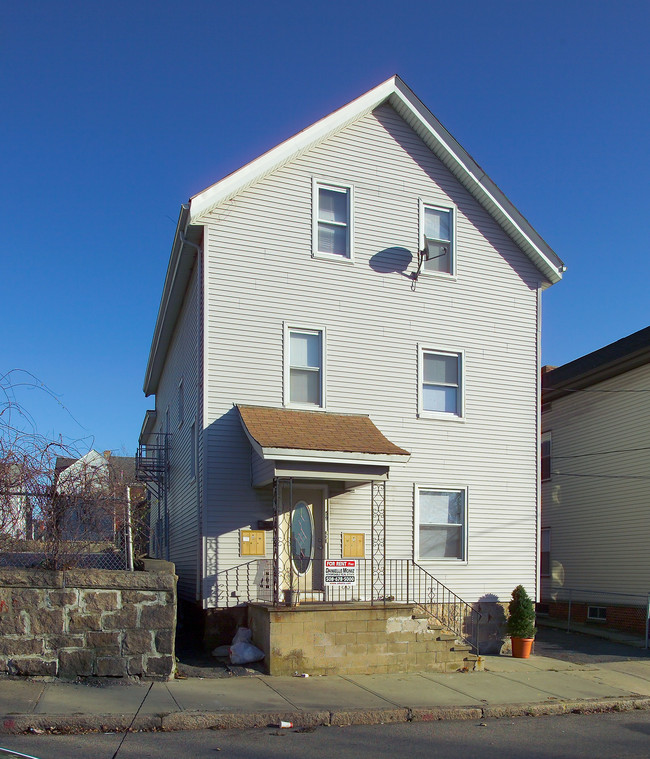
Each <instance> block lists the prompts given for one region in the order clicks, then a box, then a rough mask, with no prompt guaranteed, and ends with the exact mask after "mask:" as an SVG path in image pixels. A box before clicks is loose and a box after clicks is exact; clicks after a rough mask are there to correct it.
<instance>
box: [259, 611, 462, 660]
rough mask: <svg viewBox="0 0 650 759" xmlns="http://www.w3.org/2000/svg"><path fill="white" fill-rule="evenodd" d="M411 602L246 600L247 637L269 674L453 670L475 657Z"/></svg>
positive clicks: (454, 636) (452, 635) (454, 637)
mask: <svg viewBox="0 0 650 759" xmlns="http://www.w3.org/2000/svg"><path fill="white" fill-rule="evenodd" d="M418 612H419V610H418V609H416V608H415V606H414V605H412V604H401V603H396V602H389V603H386V604H382V605H381V606H371V605H368V604H350V605H346V606H343V605H330V606H328V605H326V604H314V605H307V604H305V605H304V606H302V605H301V606H297V607H287V608H269V607H264V606H262V605H259V606H258V605H255V604H252V605H251V606H250V607H249V626H250V627H251V629H252V631H253V642H254V643H255V644H256V645H257V646H258V647H259V648H261V649H262V650H263V651H264V653H265V663H266V666H267V667H268V673H269V674H271V675H292V674H294V673H295V672H298V673H307V674H310V675H334V674H337V675H343V674H388V673H396V672H403V673H407V672H443V673H444V672H455V671H456V670H459V669H471V668H472V667H473V661H474V659H475V657H472V655H471V651H470V648H469V646H466V645H465V644H464V643H461V642H459V641H458V640H457V637H456V635H454V634H453V633H450V632H449V631H448V630H446V629H444V628H442V627H440V625H437V624H435V623H434V622H432V620H431V618H430V617H429V616H428V615H426V614H424V615H423V614H421V613H418Z"/></svg>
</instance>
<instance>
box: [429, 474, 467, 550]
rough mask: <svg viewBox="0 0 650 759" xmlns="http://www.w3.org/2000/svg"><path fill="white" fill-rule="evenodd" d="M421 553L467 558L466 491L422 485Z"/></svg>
mask: <svg viewBox="0 0 650 759" xmlns="http://www.w3.org/2000/svg"><path fill="white" fill-rule="evenodd" d="M417 514H418V524H417V538H418V542H417V546H418V548H417V556H418V558H419V559H457V560H461V561H464V560H465V554H466V550H465V544H466V524H467V518H466V491H465V489H464V488H459V489H455V488H454V489H451V488H450V489H437V488H426V487H421V488H418V491H417Z"/></svg>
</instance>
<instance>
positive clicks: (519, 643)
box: [506, 585, 537, 659]
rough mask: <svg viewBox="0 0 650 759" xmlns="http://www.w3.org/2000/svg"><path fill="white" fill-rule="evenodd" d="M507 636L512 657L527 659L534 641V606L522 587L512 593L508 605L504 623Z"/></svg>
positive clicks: (535, 630)
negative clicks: (506, 617) (510, 642)
mask: <svg viewBox="0 0 650 759" xmlns="http://www.w3.org/2000/svg"><path fill="white" fill-rule="evenodd" d="M506 625H507V628H508V635H510V638H511V640H512V655H513V656H514V657H515V658H517V659H527V658H528V657H529V656H530V649H531V648H532V645H533V640H534V639H535V633H536V632H537V629H536V628H535V606H534V605H533V600H532V598H531V597H530V596H529V595H528V593H526V589H525V588H524V586H523V585H517V587H516V588H515V589H514V590H513V591H512V599H511V601H510V603H509V604H508V619H507V621H506Z"/></svg>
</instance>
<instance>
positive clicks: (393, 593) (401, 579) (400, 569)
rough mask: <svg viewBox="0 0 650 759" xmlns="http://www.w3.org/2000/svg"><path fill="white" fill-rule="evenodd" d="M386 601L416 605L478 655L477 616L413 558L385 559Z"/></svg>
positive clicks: (478, 616)
mask: <svg viewBox="0 0 650 759" xmlns="http://www.w3.org/2000/svg"><path fill="white" fill-rule="evenodd" d="M386 574H387V578H386V586H387V590H388V593H389V597H388V599H387V600H395V601H404V602H406V603H413V604H415V605H416V606H418V607H419V608H420V609H421V610H422V611H423V612H424V613H425V614H427V615H429V617H431V618H432V619H435V620H437V621H438V622H440V624H441V625H443V626H444V627H446V628H447V629H448V630H450V631H451V632H453V633H454V634H455V635H456V636H457V637H458V638H460V639H461V640H462V641H463V642H464V643H466V644H467V645H468V646H471V647H472V649H474V651H475V653H476V654H477V655H478V654H479V645H480V644H479V632H480V629H479V628H480V622H481V616H482V615H481V613H480V612H479V611H478V610H477V609H475V608H474V606H473V605H472V604H471V603H469V602H467V601H465V600H463V599H462V598H461V597H460V596H459V595H457V594H456V593H454V592H453V590H451V589H450V588H448V587H447V586H446V585H445V584H444V583H442V582H440V580H438V579H436V578H435V577H434V576H433V575H432V574H430V573H429V572H427V570H426V569H424V567H421V566H420V565H419V564H417V563H416V562H415V561H414V560H413V559H387V560H386Z"/></svg>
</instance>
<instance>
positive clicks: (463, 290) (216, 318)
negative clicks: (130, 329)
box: [140, 77, 564, 624]
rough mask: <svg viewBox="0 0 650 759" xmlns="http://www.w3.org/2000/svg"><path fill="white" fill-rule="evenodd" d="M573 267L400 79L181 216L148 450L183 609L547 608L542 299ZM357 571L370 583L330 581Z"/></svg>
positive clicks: (153, 383) (157, 353)
mask: <svg viewBox="0 0 650 759" xmlns="http://www.w3.org/2000/svg"><path fill="white" fill-rule="evenodd" d="M563 270H564V266H563V264H562V262H561V261H560V259H559V258H558V256H557V255H556V254H555V253H554V252H553V251H552V250H551V248H550V247H549V246H548V245H547V244H546V243H545V242H544V240H543V239H542V238H541V237H540V236H539V235H538V234H537V232H535V230H534V229H533V228H532V227H531V226H530V224H529V223H528V222H527V221H526V220H525V219H524V217H523V216H522V215H521V214H520V213H519V212H518V211H517V209H515V208H514V206H513V205H512V204H511V203H510V202H509V201H508V199H507V198H506V197H505V196H504V195H503V193H502V192H501V191H500V190H499V189H498V187H497V186H496V185H495V184H494V183H493V182H492V181H491V180H490V179H489V178H488V177H487V176H486V174H485V173H484V172H483V171H482V170H481V168H480V167H479V166H478V165H477V164H476V163H475V161H474V160H473V159H472V158H471V157H470V156H469V155H468V154H467V153H466V152H465V150H463V148H462V147H461V146H460V145H459V144H458V143H457V142H456V141H455V140H454V139H453V137H452V136H451V135H450V134H449V133H448V132H447V131H446V129H444V127H443V126H442V125H441V124H440V123H439V122H438V121H437V119H436V118H435V117H434V116H433V115H432V114H431V112H430V111H429V110H428V109H427V108H426V106H425V105H423V103H422V102H420V100H418V98H417V97H416V95H415V94H414V93H413V92H412V91H411V90H410V89H409V88H408V87H407V86H406V85H405V84H404V82H403V81H402V80H400V79H399V78H398V77H393V78H391V79H389V80H388V81H386V82H384V83H383V84H380V85H379V86H378V87H376V88H374V89H372V90H371V91H369V92H367V93H366V94H365V95H362V96H361V97H359V98H358V99H357V100H354V101H353V102H351V103H349V104H348V105H346V106H344V107H343V108H341V109H339V110H338V111H336V112H334V113H332V114H331V115H329V116H327V117H326V118H324V119H322V120H321V121H318V122H317V123H315V124H313V125H312V126H310V127H308V128H307V129H305V130H304V131H302V132H300V133H299V134H297V135H295V136H294V137H292V138H291V139H289V140H287V141H286V142H283V143H282V144H280V145H278V146H277V147H276V148H274V149H273V150H271V151H269V152H267V153H265V154H264V155H262V156H261V157H259V158H258V159H256V160H254V161H253V162H252V163H250V164H248V165H246V166H244V167H243V168H241V169H239V170H238V171H236V172H234V173H233V174H231V175H229V176H227V177H226V178H224V179H222V180H221V181H219V182H217V183H216V184H214V185H212V186H211V187H209V188H207V189H206V190H204V191H203V192H201V193H199V194H198V195H196V196H195V197H193V198H192V199H191V200H190V201H189V203H188V204H186V205H183V206H182V208H181V212H180V217H179V221H178V226H177V230H176V234H175V237H174V241H173V246H172V252H171V258H170V263H169V268H168V271H167V277H166V280H165V285H164V290H163V295H162V301H161V305H160V310H159V313H158V318H157V321H156V326H155V331H154V336H153V341H152V345H151V352H150V354H149V360H148V365H147V370H146V379H145V385H144V390H145V393H146V394H147V395H155V410H153V411H151V412H148V413H147V415H146V418H145V421H144V425H143V428H142V434H141V441H140V442H141V444H142V450H141V455H140V467H141V473H142V476H145V477H148V478H149V482H150V485H151V487H152V489H153V490H154V491H155V494H156V502H157V506H155V509H154V510H155V513H154V523H153V524H152V532H153V537H154V543H153V549H154V550H155V551H156V552H157V553H158V555H160V556H161V557H162V558H167V559H169V560H171V561H173V562H175V564H176V567H177V572H178V575H179V592H180V594H181V597H182V598H184V599H186V600H189V601H193V602H196V603H198V604H199V605H200V606H201V607H202V608H203V609H206V610H207V609H212V608H220V607H223V606H228V605H230V604H232V603H236V602H239V603H242V602H244V601H247V600H251V601H255V600H260V601H268V602H270V603H272V604H273V603H275V604H279V603H281V602H283V601H284V600H287V599H288V600H289V602H291V601H292V600H293V601H295V600H300V602H301V604H300V607H298V608H300V609H301V610H302V611H303V612H304V609H305V608H306V603H305V602H311V603H317V602H322V604H323V605H324V606H326V605H327V603H330V604H331V603H332V602H333V601H344V600H345V601H347V602H350V601H352V600H354V601H357V602H359V603H362V602H364V601H365V602H372V601H374V602H375V603H377V602H379V601H381V602H383V603H389V602H393V601H394V602H398V601H414V602H416V603H419V602H423V601H424V598H419V597H418V598H415V595H417V594H418V593H420V595H426V596H427V598H428V599H429V601H430V602H431V603H432V602H434V601H436V600H437V601H438V602H441V603H442V599H443V595H442V593H443V592H445V593H447V595H446V596H444V598H445V599H447V600H446V601H444V603H447V602H449V603H451V600H450V599H453V602H454V603H460V600H459V599H461V598H462V599H463V600H464V601H466V602H469V603H470V604H474V603H476V602H479V601H480V600H482V601H483V602H487V601H493V602H496V601H499V602H502V601H506V600H507V599H508V597H509V594H510V592H511V590H512V588H513V587H514V586H515V585H517V584H519V583H523V584H524V585H525V586H526V587H527V588H528V589H529V590H530V591H531V593H533V594H535V593H536V592H537V577H536V561H535V557H536V552H537V544H538V532H539V487H538V485H539V483H538V479H539V478H538V472H537V470H538V466H537V462H538V454H539V450H538V448H539V446H538V439H539V411H538V405H539V404H538V398H539V358H540V344H539V333H540V296H541V292H542V290H543V289H545V288H546V287H547V286H549V285H550V284H553V283H555V282H557V281H558V280H559V279H560V278H561V276H562V272H563ZM343 558H346V559H350V560H356V562H357V566H356V570H357V574H358V580H357V585H356V586H355V587H354V588H349V589H346V590H345V591H343V590H340V589H332V588H329V587H326V583H325V577H324V569H323V567H324V561H326V560H334V559H343ZM417 583H419V585H417ZM438 583H442V585H440V584H438ZM407 586H408V587H407ZM416 588H419V590H417V591H416ZM425 588H426V590H425ZM445 588H446V589H448V590H445ZM285 591H294V593H285ZM452 591H453V593H452ZM438 605H439V604H438ZM463 609H464V610H465V611H464V612H463V614H465V616H467V614H466V612H467V610H468V609H469V613H470V615H471V608H470V607H463ZM447 622H448V623H449V620H447ZM318 624H320V623H318Z"/></svg>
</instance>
